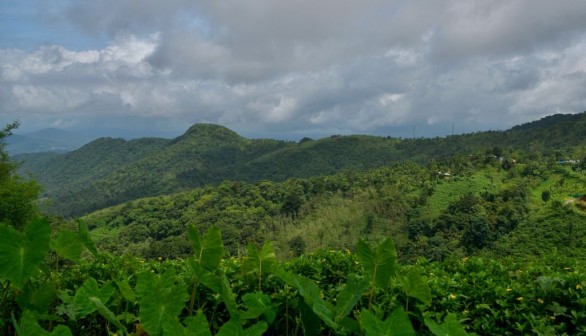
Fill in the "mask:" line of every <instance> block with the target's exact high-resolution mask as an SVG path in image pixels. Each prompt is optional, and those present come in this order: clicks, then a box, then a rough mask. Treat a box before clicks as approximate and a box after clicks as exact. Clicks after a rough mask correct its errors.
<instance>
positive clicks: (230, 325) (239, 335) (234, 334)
mask: <svg viewBox="0 0 586 336" xmlns="http://www.w3.org/2000/svg"><path fill="white" fill-rule="evenodd" d="M243 335H244V331H243V330H242V327H241V326H240V322H238V321H237V320H236V319H230V321H228V322H226V323H225V324H224V325H223V326H222V327H221V328H220V330H219V331H218V333H217V334H216V336H243Z"/></svg>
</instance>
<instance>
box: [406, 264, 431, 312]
mask: <svg viewBox="0 0 586 336" xmlns="http://www.w3.org/2000/svg"><path fill="white" fill-rule="evenodd" d="M399 281H400V282H401V289H402V290H403V292H405V294H406V295H407V296H410V297H414V298H416V299H419V300H420V301H421V302H423V303H424V304H426V305H430V304H431V290H430V289H429V286H428V285H427V283H426V282H425V281H424V280H423V278H422V277H421V275H420V274H419V272H417V270H414V269H412V270H410V271H409V272H408V273H407V274H406V275H405V276H400V277H399Z"/></svg>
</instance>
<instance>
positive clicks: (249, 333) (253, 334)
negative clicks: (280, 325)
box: [244, 321, 269, 336]
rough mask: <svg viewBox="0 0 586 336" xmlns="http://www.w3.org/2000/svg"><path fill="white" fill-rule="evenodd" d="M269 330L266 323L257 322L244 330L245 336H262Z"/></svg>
mask: <svg viewBox="0 0 586 336" xmlns="http://www.w3.org/2000/svg"><path fill="white" fill-rule="evenodd" d="M268 328H269V325H268V324H267V323H266V322H265V321H260V322H257V323H255V324H253V325H251V326H250V327H248V328H246V330H244V336H262V335H263V334H264V333H265V331H267V329H268Z"/></svg>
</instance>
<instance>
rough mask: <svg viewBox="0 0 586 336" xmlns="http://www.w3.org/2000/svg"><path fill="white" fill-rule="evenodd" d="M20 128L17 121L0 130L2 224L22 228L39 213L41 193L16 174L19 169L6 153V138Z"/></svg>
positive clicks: (38, 187) (37, 188)
mask: <svg viewBox="0 0 586 336" xmlns="http://www.w3.org/2000/svg"><path fill="white" fill-rule="evenodd" d="M18 126H19V123H18V122H17V121H15V122H13V123H11V124H8V125H6V126H5V127H4V128H3V129H0V223H8V224H10V225H13V226H15V227H17V228H20V227H22V226H23V225H24V223H26V222H27V221H28V220H29V219H31V218H32V217H33V216H34V215H35V214H36V213H37V206H36V204H35V201H36V200H37V199H38V197H39V192H40V191H41V188H40V186H39V185H38V184H37V183H36V182H35V181H25V180H23V179H22V178H21V177H20V176H18V175H17V174H16V168H17V167H18V166H17V165H16V164H15V163H14V162H12V161H11V160H10V157H9V156H8V153H7V152H6V151H5V146H6V142H5V141H6V138H8V137H9V136H10V135H12V131H13V130H14V129H16V128H17V127H18Z"/></svg>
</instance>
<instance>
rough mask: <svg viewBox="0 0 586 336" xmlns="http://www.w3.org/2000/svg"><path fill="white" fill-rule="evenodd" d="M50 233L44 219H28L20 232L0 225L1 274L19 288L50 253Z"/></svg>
mask: <svg viewBox="0 0 586 336" xmlns="http://www.w3.org/2000/svg"><path fill="white" fill-rule="evenodd" d="M50 235H51V228H50V226H49V223H48V222H47V220H46V219H36V220H34V221H32V222H30V223H29V224H28V225H27V226H26V227H25V228H24V232H23V233H20V232H18V231H16V230H15V229H13V228H12V227H10V226H8V225H6V224H0V260H2V262H0V276H1V277H5V278H6V279H8V280H10V281H12V283H13V285H14V286H15V287H16V288H22V287H23V286H24V284H25V282H26V281H27V280H28V279H29V278H30V277H31V276H32V275H33V273H34V272H35V271H36V270H37V269H38V267H39V264H40V263H41V262H42V261H43V259H44V258H45V255H47V252H49V239H50Z"/></svg>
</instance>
